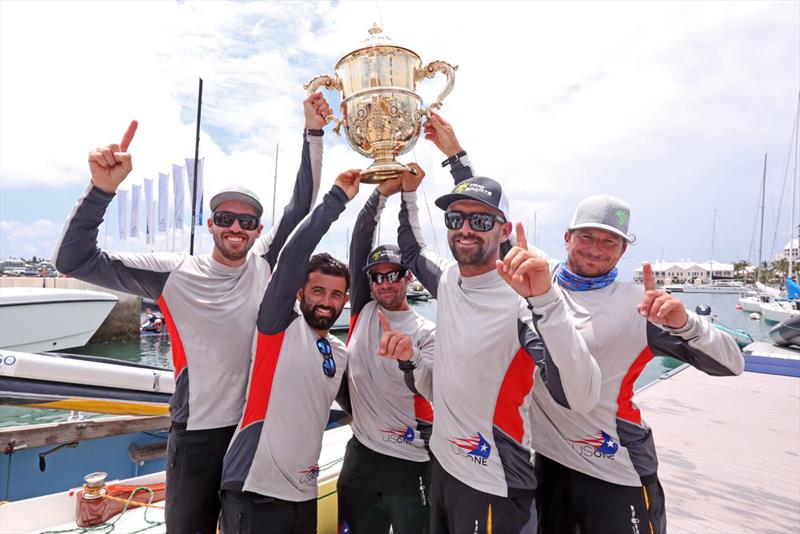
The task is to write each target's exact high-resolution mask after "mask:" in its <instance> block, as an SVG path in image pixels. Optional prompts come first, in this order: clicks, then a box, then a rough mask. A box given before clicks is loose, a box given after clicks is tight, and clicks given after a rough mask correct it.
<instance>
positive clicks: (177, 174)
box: [172, 163, 184, 230]
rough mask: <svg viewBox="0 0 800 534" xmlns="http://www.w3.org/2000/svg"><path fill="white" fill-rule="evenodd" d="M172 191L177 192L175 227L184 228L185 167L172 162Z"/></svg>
mask: <svg viewBox="0 0 800 534" xmlns="http://www.w3.org/2000/svg"><path fill="white" fill-rule="evenodd" d="M172 191H173V193H174V194H175V222H174V226H173V228H180V229H181V230H183V210H184V207H183V191H184V187H183V167H181V166H180V165H175V164H174V163H173V164H172Z"/></svg>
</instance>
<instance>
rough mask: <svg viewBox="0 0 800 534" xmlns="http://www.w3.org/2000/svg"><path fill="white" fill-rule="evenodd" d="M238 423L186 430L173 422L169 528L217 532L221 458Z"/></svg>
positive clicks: (173, 533) (178, 533)
mask: <svg viewBox="0 0 800 534" xmlns="http://www.w3.org/2000/svg"><path fill="white" fill-rule="evenodd" d="M234 430H236V427H235V426H227V427H223V428H213V429H210V430H186V426H185V425H180V424H177V423H173V425H172V428H170V430H169V438H168V439H167V509H166V521H167V532H169V533H170V534H184V533H185V534H197V533H198V532H199V533H200V534H215V533H216V531H217V521H218V520H219V510H220V502H219V486H220V477H221V475H222V459H223V458H224V457H225V452H226V451H227V450H228V444H229V443H230V441H231V437H233V432H234Z"/></svg>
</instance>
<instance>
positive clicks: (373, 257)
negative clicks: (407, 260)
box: [364, 245, 407, 271]
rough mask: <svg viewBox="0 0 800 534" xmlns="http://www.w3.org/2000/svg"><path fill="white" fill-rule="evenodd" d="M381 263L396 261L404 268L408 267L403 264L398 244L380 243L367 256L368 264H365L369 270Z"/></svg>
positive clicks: (366, 269) (365, 268)
mask: <svg viewBox="0 0 800 534" xmlns="http://www.w3.org/2000/svg"><path fill="white" fill-rule="evenodd" d="M379 263H396V264H397V265H399V266H400V267H402V268H403V269H407V267H406V266H405V265H403V260H402V259H401V256H400V247H398V246H397V245H379V246H378V247H375V250H373V251H372V252H370V253H369V256H368V257H367V264H366V265H365V266H364V270H365V271H369V270H370V269H372V268H373V267H375V266H376V265H378V264H379Z"/></svg>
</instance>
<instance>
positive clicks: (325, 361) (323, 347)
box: [317, 337, 336, 378]
mask: <svg viewBox="0 0 800 534" xmlns="http://www.w3.org/2000/svg"><path fill="white" fill-rule="evenodd" d="M317 350H318V351H319V353H320V354H322V372H323V373H325V376H327V377H328V378H333V377H334V376H336V360H334V359H333V350H332V349H331V344H330V342H328V340H327V339H325V338H324V337H321V338H319V339H318V340H317Z"/></svg>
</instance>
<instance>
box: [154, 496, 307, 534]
mask: <svg viewBox="0 0 800 534" xmlns="http://www.w3.org/2000/svg"><path fill="white" fill-rule="evenodd" d="M220 527H221V528H220V530H221V531H222V534H256V533H264V532H269V533H270V534H316V532H317V500H316V499H311V500H309V501H302V502H292V501H284V500H282V499H276V498H275V497H265V496H263V495H259V494H257V493H250V492H249V491H244V492H242V491H238V490H223V491H222V520H221V521H220ZM170 534H172V533H170Z"/></svg>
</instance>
